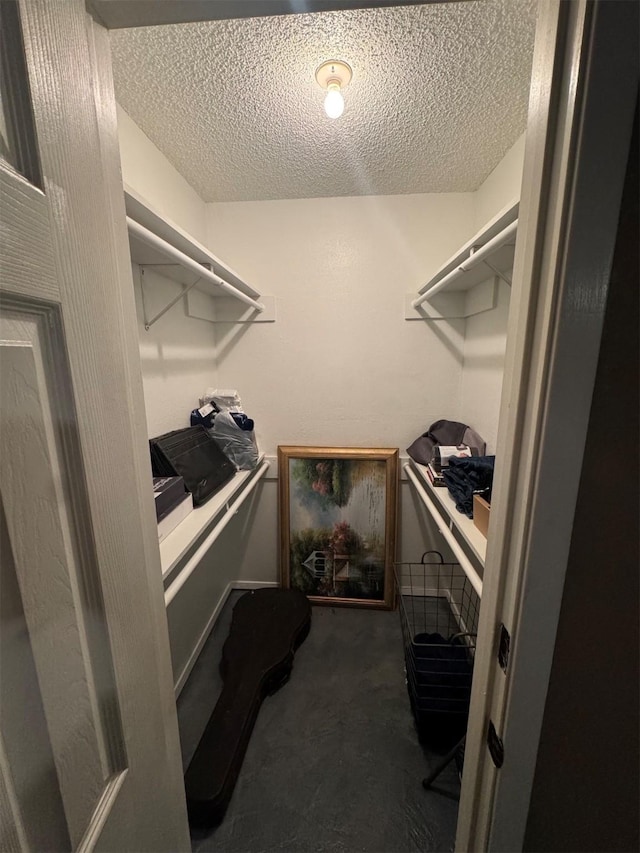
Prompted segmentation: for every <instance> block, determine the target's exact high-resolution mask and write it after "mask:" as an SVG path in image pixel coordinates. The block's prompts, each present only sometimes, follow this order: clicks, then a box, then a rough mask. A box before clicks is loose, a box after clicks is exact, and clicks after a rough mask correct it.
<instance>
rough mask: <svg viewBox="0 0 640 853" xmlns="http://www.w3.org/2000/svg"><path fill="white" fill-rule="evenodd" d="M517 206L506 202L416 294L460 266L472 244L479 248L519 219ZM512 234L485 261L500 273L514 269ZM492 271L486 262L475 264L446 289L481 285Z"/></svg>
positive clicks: (467, 257)
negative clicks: (507, 241)
mask: <svg viewBox="0 0 640 853" xmlns="http://www.w3.org/2000/svg"><path fill="white" fill-rule="evenodd" d="M519 207H520V202H519V201H514V202H512V203H511V204H509V205H507V207H505V208H504V209H503V210H502V211H500V213H498V214H497V215H496V216H494V218H493V219H492V220H491V221H490V222H488V223H487V224H486V225H485V227H484V228H482V229H481V230H480V231H478V233H477V234H476V235H474V236H473V237H472V238H471V240H468V241H467V242H466V243H465V244H464V246H462V247H461V248H460V249H459V250H458V251H457V252H456V253H455V255H453V256H452V257H451V258H449V260H448V261H447V262H446V263H445V264H443V265H442V266H441V267H440V269H439V270H438V271H437V272H436V273H435V275H433V276H432V277H431V278H430V279H429V281H428V282H426V284H424V285H423V286H422V287H421V288H420V290H419V291H418V294H422V293H426V291H427V290H429V288H430V287H433V285H434V284H437V283H438V282H439V281H441V280H442V279H443V278H444V277H445V276H446V275H448V274H449V273H450V272H452V271H453V270H454V269H457V267H459V266H460V264H461V263H462V262H463V261H466V260H468V259H469V253H470V251H471V249H472V248H473V247H474V246H475V247H476V248H479V247H480V246H484V245H485V243H488V242H489V240H491V239H492V238H493V237H495V236H496V235H497V234H499V233H500V232H501V231H504V229H505V228H506V227H507V226H508V225H510V224H511V223H512V222H515V220H516V219H517V218H518V209H519ZM515 240H516V238H515V235H514V236H513V240H512V242H510V243H507V244H505V245H504V246H502V247H501V248H500V249H497V250H496V251H495V252H493V253H492V255H491V256H490V257H489V258H487V260H488V261H489V262H490V263H491V264H492V266H495V267H496V269H499V270H500V272H508V271H509V270H510V269H512V268H513V256H514V253H515ZM492 275H493V273H492V272H491V270H490V269H489V267H487V266H486V264H482V263H480V264H478V266H477V267H474V268H473V269H471V270H469V271H468V272H465V273H464V274H463V275H461V276H460V278H458V279H456V280H455V281H453V282H452V283H451V284H450V285H448V286H447V287H446V288H445V290H470V289H471V288H472V287H475V286H476V285H477V284H480V283H481V282H483V281H486V280H487V279H488V278H491V276H492ZM441 292H444V291H441Z"/></svg>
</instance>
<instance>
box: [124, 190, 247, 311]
mask: <svg viewBox="0 0 640 853" xmlns="http://www.w3.org/2000/svg"><path fill="white" fill-rule="evenodd" d="M124 201H125V207H126V211H127V216H129V217H131V219H133V220H135V222H137V223H138V224H139V225H142V226H144V228H147V229H148V230H149V231H152V232H153V233H154V234H155V235H156V236H158V237H160V238H161V239H162V240H164V241H165V242H166V243H169V244H170V245H172V246H173V247H174V248H176V249H178V251H180V252H182V253H183V254H185V255H188V256H189V257H190V258H191V259H192V260H194V261H197V262H198V263H199V264H206V265H208V268H209V269H210V270H211V272H213V273H214V274H215V275H217V276H219V277H220V278H222V279H224V280H225V281H226V282H228V283H229V284H231V285H233V287H235V288H237V289H238V290H239V291H241V292H242V293H244V294H246V295H247V296H250V297H251V298H252V299H259V298H260V294H259V293H258V291H257V290H255V289H254V288H253V287H251V285H249V284H247V282H246V281H244V280H243V279H242V278H240V276H239V275H238V273H236V272H235V271H234V270H232V269H231V267H229V266H227V264H225V263H224V261H221V260H220V258H218V257H216V255H214V254H213V253H212V252H210V251H209V250H208V249H207V248H205V247H204V246H203V245H202V244H201V243H198V241H197V240H194V238H193V237H191V236H190V235H189V234H187V232H186V231H183V230H182V228H180V227H179V226H178V225H176V224H175V223H174V222H171V220H169V219H166V218H165V217H163V216H161V215H160V214H159V213H157V212H156V211H155V210H154V209H153V208H152V207H151V205H150V204H149V202H147V201H146V200H145V199H143V198H142V196H140V195H138V193H136V192H135V190H133V189H131V187H127V186H125V190H124ZM129 245H130V248H131V260H132V261H134V263H136V264H141V265H144V266H163V267H165V270H164V271H163V275H166V276H167V278H172V279H174V280H175V281H179V282H180V283H181V284H187V285H188V284H191V283H192V282H193V281H194V279H195V275H194V273H193V272H190V271H189V270H185V269H182V268H181V267H180V266H179V265H177V264H171V263H168V262H167V258H166V257H165V256H164V255H163V254H162V253H161V252H159V251H158V250H157V249H154V248H153V247H151V246H148V245H147V244H146V243H144V242H142V241H141V240H138V239H137V238H136V237H135V236H134V235H129ZM200 287H201V286H200V285H198V288H200ZM201 289H203V290H204V291H205V292H208V293H215V292H216V290H215V286H212V285H208V284H204V285H202V288H201ZM221 295H224V294H223V293H221Z"/></svg>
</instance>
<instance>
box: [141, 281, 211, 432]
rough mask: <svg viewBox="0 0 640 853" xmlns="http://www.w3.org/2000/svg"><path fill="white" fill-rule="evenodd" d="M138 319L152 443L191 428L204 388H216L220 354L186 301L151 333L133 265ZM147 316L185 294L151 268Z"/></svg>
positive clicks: (207, 325) (206, 325) (147, 283)
mask: <svg viewBox="0 0 640 853" xmlns="http://www.w3.org/2000/svg"><path fill="white" fill-rule="evenodd" d="M132 269H133V282H134V288H135V297H136V311H137V314H138V334H139V337H140V362H141V367H142V384H143V387H144V401H145V410H146V414H147V430H148V433H149V438H151V437H152V436H155V435H161V434H162V433H164V432H169V430H172V429H179V428H180V427H184V426H189V413H190V412H191V410H192V409H194V408H195V407H196V406H197V405H198V398H199V397H200V395H201V394H202V392H203V391H204V390H205V388H207V387H209V386H211V385H213V386H215V385H216V366H215V365H216V349H215V340H214V331H213V326H212V325H211V323H206V322H204V321H203V320H194V319H193V318H191V317H187V316H186V314H185V309H184V305H183V304H182V301H180V302H178V303H177V304H176V305H174V306H173V308H171V309H170V310H169V311H168V312H167V313H166V314H165V315H164V317H162V318H161V319H160V320H158V322H157V323H155V324H154V325H153V326H152V327H151V328H150V329H149V331H148V332H147V331H146V330H145V328H144V320H143V311H142V290H141V288H142V280H141V275H140V267H139V266H138V264H132ZM144 288H145V299H146V304H147V310H148V313H149V316H153V315H154V313H156V312H158V311H160V310H161V309H162V307H163V306H164V305H166V304H167V303H168V302H170V301H171V299H173V298H174V297H175V296H176V295H177V294H178V293H179V292H180V290H181V289H182V286H181V285H180V284H178V283H177V282H175V281H171V280H170V279H168V278H166V277H164V276H162V275H158V274H157V273H156V272H154V271H153V270H152V269H150V268H149V267H146V268H145V272H144Z"/></svg>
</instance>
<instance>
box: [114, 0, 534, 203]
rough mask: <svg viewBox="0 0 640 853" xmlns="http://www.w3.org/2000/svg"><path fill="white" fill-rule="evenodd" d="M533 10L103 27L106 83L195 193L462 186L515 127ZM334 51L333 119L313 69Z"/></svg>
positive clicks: (523, 2)
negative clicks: (110, 61)
mask: <svg viewBox="0 0 640 853" xmlns="http://www.w3.org/2000/svg"><path fill="white" fill-rule="evenodd" d="M535 9H536V5H535V0H482V2H480V0H471V2H464V3H443V4H438V3H436V4H429V5H425V6H411V7H397V8H392V9H388V8H387V9H385V8H383V9H363V10H355V11H354V10H352V11H342V12H327V13H319V14H303V15H287V16H281V17H271V18H268V17H267V18H246V19H242V20H228V21H213V22H205V23H195V24H182V25H173V26H162V27H143V28H139V29H124V30H114V31H112V33H111V38H112V46H113V58H114V77H115V83H116V93H117V96H118V100H119V101H120V103H121V104H122V105H123V107H124V108H125V109H126V110H127V112H128V113H129V115H130V116H131V117H132V118H133V119H134V120H135V121H136V122H137V123H138V124H139V125H140V127H141V128H142V129H143V131H144V132H145V133H146V134H147V135H148V137H149V138H150V139H152V140H153V141H154V143H155V144H156V145H157V146H158V148H159V149H160V150H161V151H162V152H163V153H164V154H165V155H166V156H167V157H168V158H169V160H170V161H171V163H172V164H173V165H174V166H175V167H176V168H177V169H178V171H179V172H180V173H181V174H182V175H184V176H185V178H186V179H187V180H188V181H189V183H190V184H191V186H192V187H194V188H195V189H196V190H197V191H198V193H199V194H200V196H201V197H202V198H203V199H205V200H206V201H232V200H259V199H278V198H305V197H316V196H325V197H331V196H342V195H345V196H352V195H373V194H396V193H417V192H422V193H424V192H461V191H462V192H466V191H473V190H475V189H477V187H478V186H479V185H480V184H481V183H482V181H483V180H484V179H485V178H486V177H487V175H488V174H489V173H490V172H491V170H492V169H493V168H494V167H495V165H496V163H497V162H498V161H499V160H500V158H501V157H502V156H503V155H504V153H505V151H506V150H507V149H508V148H509V146H511V145H512V144H513V142H514V140H515V139H516V138H517V137H518V135H519V134H521V133H522V131H523V129H524V126H525V121H526V108H527V101H528V90H529V74H530V68H531V56H532V48H533V36H534V23H535ZM332 58H336V59H344V60H346V61H348V62H349V63H350V65H351V66H352V68H353V80H352V82H351V83H350V84H349V86H348V87H347V88H346V89H345V92H344V98H345V111H344V115H343V116H342V117H341V118H340V119H338V120H336V121H331V120H329V119H327V117H326V116H325V113H324V109H323V105H322V104H323V98H324V92H323V90H321V89H320V87H319V86H318V85H317V83H316V82H315V79H314V72H315V69H316V68H317V66H318V65H319V64H320V63H321V62H323V61H324V60H327V59H332ZM145 168H146V166H145Z"/></svg>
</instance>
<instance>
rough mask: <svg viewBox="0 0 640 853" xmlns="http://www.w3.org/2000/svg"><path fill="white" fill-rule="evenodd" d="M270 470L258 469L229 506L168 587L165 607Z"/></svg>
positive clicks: (264, 464) (267, 463)
mask: <svg viewBox="0 0 640 853" xmlns="http://www.w3.org/2000/svg"><path fill="white" fill-rule="evenodd" d="M268 470H269V462H267V461H264V462H263V463H262V465H261V466H260V467H259V468H258V469H257V471H256V473H255V475H254V476H253V477H252V478H251V480H250V481H249V483H248V485H247V488H246V489H245V490H244V491H243V492H242V494H241V495H240V497H239V498H237V499H236V500H235V501H234V502H233V503H232V504H230V505H227V510H226V512H225V514H224V515H223V517H222V518H221V519H220V521H219V522H218V523H217V524H216V526H215V527H214V528H213V530H212V531H211V533H210V534H209V535H208V536H207V538H206V539H205V540H204V542H203V543H202V545H200V547H199V548H198V549H197V551H196V552H195V553H194V554H193V556H192V557H191V558H190V559H189V561H188V562H187V563H186V564H185V566H184V568H183V569H182V571H181V572H180V573H179V574H178V576H177V577H176V579H175V580H174V581H173V582H172V583H171V584H170V585H169V586H168V587H167V589H166V591H165V594H164V603H165V607H168V606H169V605H170V604H171V602H172V601H173V599H174V598H175V597H176V595H177V594H178V593H179V592H180V590H181V589H182V587H183V586H184V585H185V583H186V582H187V581H188V579H189V578H190V577H191V575H192V574H193V572H194V570H195V569H196V568H197V567H198V565H199V564H200V561H201V560H202V558H203V557H204V555H205V554H206V553H207V551H208V550H209V548H211V546H212V545H213V543H214V542H215V541H216V539H217V538H218V537H219V536H220V534H221V533H222V531H223V530H224V529H225V527H226V526H227V524H229V522H230V521H231V519H232V518H233V517H234V515H235V514H236V513H237V512H238V510H239V509H240V507H241V506H242V504H243V503H244V502H245V500H246V499H247V498H248V497H249V495H250V494H251V493H252V492H253V490H254V488H255V486H256V485H257V483H258V480H260V479H261V478H262V477H263V476H264V475H265V474H266V473H267V471H268Z"/></svg>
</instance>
